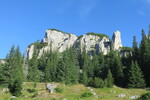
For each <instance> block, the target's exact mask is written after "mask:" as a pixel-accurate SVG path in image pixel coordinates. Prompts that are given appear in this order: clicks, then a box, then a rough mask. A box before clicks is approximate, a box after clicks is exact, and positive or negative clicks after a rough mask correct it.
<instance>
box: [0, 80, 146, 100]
mask: <svg viewBox="0 0 150 100" xmlns="http://www.w3.org/2000/svg"><path fill="white" fill-rule="evenodd" d="M54 84H56V85H57V88H61V89H62V90H63V92H62V93H56V92H55V93H53V94H50V93H49V91H47V90H46V83H37V85H36V87H35V84H34V83H33V82H25V83H24V84H23V90H22V96H20V97H18V98H17V100H33V99H34V100H63V99H64V98H66V99H67V100H129V97H130V96H133V95H138V96H140V95H142V94H143V93H146V92H147V91H146V90H144V89H123V88H119V87H113V88H91V89H93V90H94V92H95V93H96V94H97V96H98V97H95V96H94V95H93V96H91V97H84V98H83V97H81V95H82V94H84V93H88V92H90V89H88V88H87V87H85V86H84V85H82V84H77V85H64V84H60V83H54ZM29 89H30V90H32V89H33V90H34V91H33V92H29V91H28V90H29ZM119 94H126V97H124V98H118V97H117V95H119ZM10 98H11V94H10V93H2V92H0V100H10Z"/></svg>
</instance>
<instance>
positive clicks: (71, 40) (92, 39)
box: [27, 30, 122, 59]
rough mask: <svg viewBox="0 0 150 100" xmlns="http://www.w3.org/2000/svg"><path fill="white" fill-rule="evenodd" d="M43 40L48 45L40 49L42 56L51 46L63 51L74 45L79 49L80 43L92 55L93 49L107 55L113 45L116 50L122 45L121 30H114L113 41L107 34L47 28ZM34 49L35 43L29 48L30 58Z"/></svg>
mask: <svg viewBox="0 0 150 100" xmlns="http://www.w3.org/2000/svg"><path fill="white" fill-rule="evenodd" d="M42 42H43V43H47V44H48V45H47V46H45V47H42V48H40V49H39V50H38V54H39V57H41V56H42V54H43V52H47V51H49V50H50V47H52V48H51V49H52V51H55V50H58V51H59V52H63V51H65V50H66V49H67V48H70V47H72V46H73V45H74V46H75V47H76V50H77V49H78V48H79V45H80V46H81V50H83V48H84V47H85V49H86V51H87V52H88V53H89V54H90V55H92V51H93V50H96V52H97V53H101V52H103V54H104V55H106V54H107V53H108V52H109V51H110V47H111V46H112V47H113V49H114V50H119V48H120V47H122V43H121V36H120V32H119V31H116V32H114V34H113V37H112V41H110V40H109V39H108V38H107V37H105V36H103V37H100V36H97V35H92V34H88V35H83V36H81V37H77V36H76V35H74V34H68V33H63V32H61V31H57V30H46V34H45V37H44V39H43V40H42ZM33 51H34V45H31V46H30V47H29V48H27V56H28V57H29V59H31V58H32V55H33Z"/></svg>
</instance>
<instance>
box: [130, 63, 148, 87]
mask: <svg viewBox="0 0 150 100" xmlns="http://www.w3.org/2000/svg"><path fill="white" fill-rule="evenodd" d="M145 86H146V85H145V80H144V76H143V73H142V71H141V69H140V67H139V65H138V64H137V62H135V63H134V62H133V61H132V63H131V66H130V70H129V80H128V87H129V88H144V87H145Z"/></svg>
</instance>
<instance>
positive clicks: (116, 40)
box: [111, 31, 122, 50]
mask: <svg viewBox="0 0 150 100" xmlns="http://www.w3.org/2000/svg"><path fill="white" fill-rule="evenodd" d="M111 46H112V49H114V50H119V49H120V47H122V42H121V33H120V32H119V31H116V32H114V34H113V36H112V41H111Z"/></svg>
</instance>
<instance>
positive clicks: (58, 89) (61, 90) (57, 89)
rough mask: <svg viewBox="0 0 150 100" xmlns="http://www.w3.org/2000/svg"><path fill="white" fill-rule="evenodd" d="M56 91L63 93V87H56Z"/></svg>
mask: <svg viewBox="0 0 150 100" xmlns="http://www.w3.org/2000/svg"><path fill="white" fill-rule="evenodd" d="M55 91H56V93H63V89H61V88H55Z"/></svg>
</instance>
